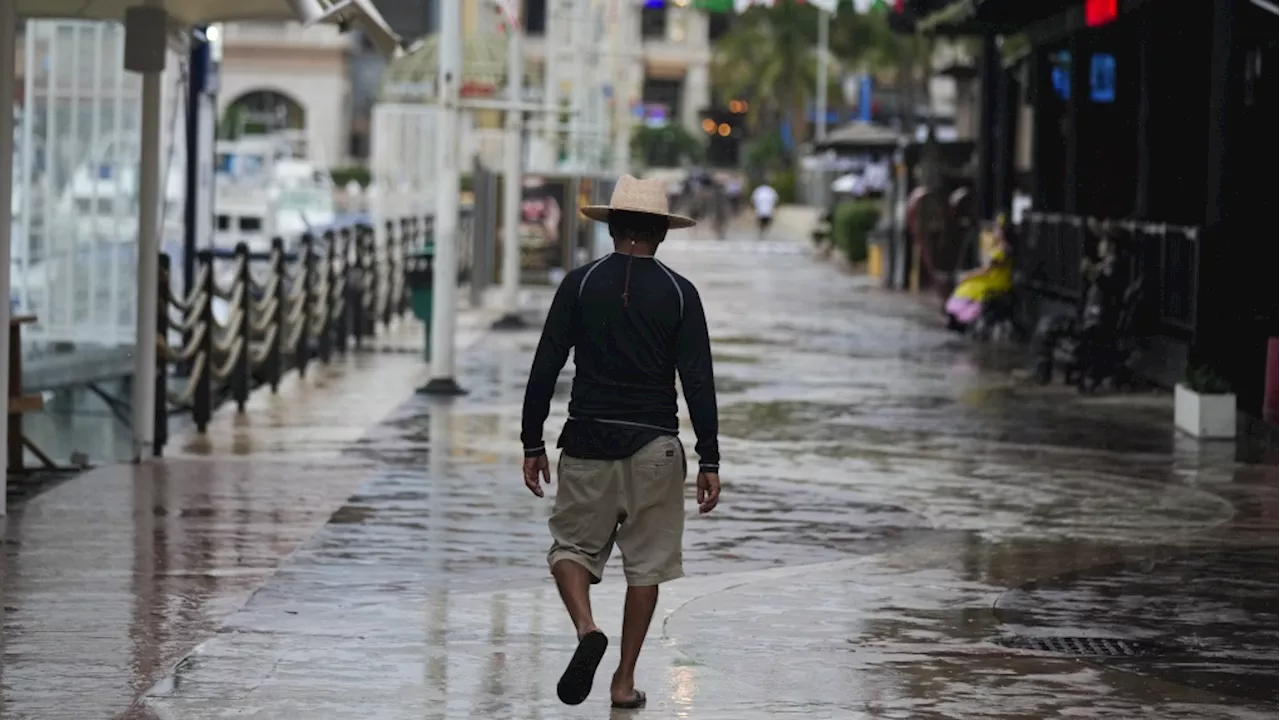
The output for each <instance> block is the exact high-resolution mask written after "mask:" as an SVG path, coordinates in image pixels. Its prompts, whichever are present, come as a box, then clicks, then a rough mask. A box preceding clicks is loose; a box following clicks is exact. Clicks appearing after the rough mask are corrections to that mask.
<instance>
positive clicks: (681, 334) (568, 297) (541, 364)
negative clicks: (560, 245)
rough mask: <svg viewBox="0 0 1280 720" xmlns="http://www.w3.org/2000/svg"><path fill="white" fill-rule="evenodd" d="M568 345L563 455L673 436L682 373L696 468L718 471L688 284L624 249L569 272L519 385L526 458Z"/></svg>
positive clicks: (629, 448) (703, 354)
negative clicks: (569, 386) (569, 381)
mask: <svg viewBox="0 0 1280 720" xmlns="http://www.w3.org/2000/svg"><path fill="white" fill-rule="evenodd" d="M624 292H625V294H626V297H625V298H624ZM570 349H573V351H574V366H575V370H576V372H575V373H574V378H573V391H572V393H571V395H570V399H569V422H567V423H566V424H565V428H564V432H563V433H562V434H561V436H560V443H559V446H560V447H561V448H563V449H564V451H565V452H566V453H568V454H569V455H572V456H574V457H584V458H601V459H614V458H624V457H629V456H631V455H632V454H634V453H635V452H636V451H637V450H639V449H640V448H641V447H643V446H644V445H645V444H646V443H648V442H649V441H651V440H652V439H654V438H655V437H658V436H661V435H676V434H678V432H679V422H678V419H677V416H676V384H675V380H676V373H677V372H679V374H680V384H681V386H682V388H683V389H684V397H685V402H686V403H687V404H688V406H689V414H690V415H691V416H692V419H693V430H694V433H695V434H696V435H697V445H695V449H696V450H697V453H698V460H699V466H700V468H701V469H702V470H708V471H717V470H718V469H719V466H720V449H719V441H718V440H717V433H718V424H719V421H718V419H717V415H716V389H715V377H714V372H713V370H712V366H711V340H710V338H709V337H708V335H707V319H706V315H705V314H704V313H703V310H702V300H701V298H699V297H698V291H697V289H696V288H694V286H693V283H691V282H689V281H688V280H686V279H685V278H684V277H682V276H680V275H679V274H677V273H675V272H674V271H672V270H671V269H669V268H667V266H665V265H663V264H662V263H660V262H658V261H657V260H655V259H654V258H652V257H645V256H631V255H626V254H622V253H614V254H612V255H607V256H605V257H604V258H601V259H600V260H597V261H595V262H593V263H590V264H588V265H585V266H583V267H580V268H577V269H575V270H573V271H572V272H570V273H569V274H568V275H566V276H565V278H564V280H563V282H561V284H560V287H559V288H558V289H557V290H556V295H555V299H554V300H552V302H551V310H550V311H549V312H548V314H547V321H546V324H545V325H544V327H543V329H542V339H541V341H540V342H539V343H538V350H537V353H536V354H535V355H534V358H533V367H532V368H531V369H530V371H529V384H528V385H527V386H526V388H525V394H524V411H523V427H522V431H521V433H520V439H521V441H522V442H523V444H524V451H525V456H526V457H534V456H537V455H540V454H542V453H544V452H545V451H546V447H545V445H544V444H543V440H542V426H543V423H545V422H546V419H547V414H548V413H549V412H550V409H551V396H552V394H553V392H554V390H555V384H556V378H557V377H558V376H559V375H560V370H561V369H562V368H564V364H565V362H566V361H567V360H568V358H569V350H570Z"/></svg>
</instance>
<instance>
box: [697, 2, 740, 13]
mask: <svg viewBox="0 0 1280 720" xmlns="http://www.w3.org/2000/svg"><path fill="white" fill-rule="evenodd" d="M693 8H694V9H695V10H703V11H705V12H714V13H727V12H733V11H734V9H735V8H734V0H693Z"/></svg>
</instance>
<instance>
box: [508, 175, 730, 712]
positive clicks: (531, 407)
mask: <svg viewBox="0 0 1280 720" xmlns="http://www.w3.org/2000/svg"><path fill="white" fill-rule="evenodd" d="M582 212H583V214H584V215H586V216H587V217H589V218H591V219H593V220H597V221H600V222H607V223H608V224H609V234H610V235H611V236H612V237H613V242H614V252H613V254H611V255H606V256H605V257H603V258H601V259H599V260H597V261H595V262H593V263H591V264H589V265H586V266H584V267H580V268H577V269H575V270H573V271H572V272H570V273H569V274H568V275H567V276H566V277H565V279H564V281H563V282H562V283H560V287H559V288H558V289H557V290H556V295H555V299H554V300H553V301H552V303H551V310H550V312H549V313H548V315H547V321H546V325H545V327H544V328H543V330H542V339H541V341H540V342H539V343H538V350H537V353H536V354H535V355H534V358H533V367H532V369H531V370H530V371H529V384H528V387H527V388H526V389H525V396H524V411H523V427H522V431H521V441H522V442H523V443H524V456H525V459H524V482H525V485H526V486H528V488H529V490H530V491H532V492H533V494H534V495H537V496H538V497H542V496H543V489H542V483H550V482H551V467H550V464H549V463H548V461H547V454H546V447H545V445H544V444H543V439H542V426H543V423H544V422H546V419H547V414H548V413H549V411H550V406H551V396H552V393H553V392H554V390H555V384H556V378H557V377H558V376H559V375H560V371H561V369H562V368H563V367H564V364H565V362H566V360H568V357H569V350H570V349H573V351H574V366H575V370H576V371H575V374H574V378H573V390H572V393H571V395H570V398H569V420H568V422H566V423H565V426H564V431H563V432H562V433H561V435H560V442H559V447H560V448H561V455H560V465H559V468H558V470H557V475H558V477H559V483H560V487H559V489H558V490H557V492H556V500H555V509H554V510H553V512H552V515H551V519H550V521H549V522H548V525H549V526H550V529H551V537H552V543H551V550H550V552H549V553H548V554H547V562H548V564H549V565H550V566H551V574H552V576H553V577H555V581H556V587H557V588H558V589H559V591H560V598H561V599H562V600H563V601H564V605H565V609H566V610H568V611H569V617H570V618H571V619H572V620H573V624H574V627H575V628H576V629H577V636H578V647H577V650H576V651H575V652H574V654H573V658H572V659H571V660H570V661H569V665H568V667H567V668H566V669H565V671H564V675H563V676H562V677H561V678H560V682H559V684H558V685H557V687H556V691H557V694H558V695H559V697H560V700H561V701H563V702H565V703H567V704H569V705H577V704H579V703H581V702H583V701H584V700H586V699H587V696H588V695H589V694H590V692H591V685H592V681H593V679H594V677H595V672H596V668H597V667H598V666H599V664H600V660H601V659H602V658H603V657H604V653H605V649H606V647H607V646H608V639H607V638H606V637H605V634H604V633H603V632H601V631H600V628H599V627H597V626H596V623H595V619H594V618H593V617H592V614H591V598H590V591H589V588H590V585H591V584H593V583H597V582H600V579H601V576H602V575H603V573H604V566H605V563H606V562H607V561H608V560H609V554H610V552H611V551H612V550H613V546H614V544H615V543H616V544H617V546H618V550H619V551H620V552H621V553H622V563H623V574H624V575H625V576H626V580H627V599H626V604H625V607H624V609H623V620H622V657H621V659H620V660H619V662H618V669H617V670H616V671H615V672H614V674H613V681H612V682H611V683H610V688H609V691H610V692H609V694H610V698H611V700H612V704H613V707H616V708H638V707H642V706H643V705H644V704H645V695H644V693H643V692H641V691H639V690H637V689H636V687H635V669H636V660H637V659H638V658H639V656H640V647H641V645H643V643H644V638H645V634H646V633H648V631H649V621H650V619H651V618H652V617H653V611H654V607H655V606H656V605H657V602H658V585H660V584H661V583H664V582H667V581H668V580H674V579H676V578H678V577H681V576H682V575H683V574H684V570H683V566H682V536H683V533H684V480H685V474H686V461H685V453H684V447H683V446H682V445H681V443H680V440H679V439H678V438H677V437H676V435H677V432H678V428H679V423H678V421H677V417H676V388H675V380H676V373H677V372H678V373H679V375H680V384H681V386H682V387H683V389H684V396H685V401H686V403H687V404H688V406H689V414H690V415H691V416H692V419H693V429H694V433H695V434H696V435H697V445H696V450H697V452H698V459H699V471H698V480H697V483H698V510H699V511H700V512H702V513H708V512H711V510H713V509H714V508H715V506H716V503H717V502H718V501H719V499H720V476H719V468H720V465H719V462H720V456H719V445H718V442H717V438H716V434H717V417H716V391H715V380H714V376H713V372H712V367H711V343H710V339H709V338H708V335H707V321H706V317H705V316H704V315H703V311H702V301H701V300H700V299H699V297H698V291H697V290H696V289H695V288H694V287H693V284H692V283H690V282H689V281H688V280H686V279H684V278H683V277H681V276H680V275H678V274H676V273H675V272H673V271H671V270H670V269H669V268H667V266H665V265H663V264H662V263H661V262H658V260H657V259H656V258H654V253H655V252H656V251H657V249H658V245H659V244H660V243H661V242H662V241H663V239H664V238H665V237H666V234H667V230H668V229H673V228H685V227H691V226H692V225H693V224H694V222H693V220H691V219H689V218H687V217H682V216H679V215H672V214H671V213H670V212H669V211H668V206H667V196H666V192H665V188H664V187H663V185H662V184H661V183H660V182H658V181H653V180H637V179H636V178H633V177H631V176H628V175H624V176H622V177H621V178H619V179H618V184H617V187H616V188H615V189H614V192H613V197H612V198H611V200H610V203H609V205H593V206H587V207H585V208H583V209H582Z"/></svg>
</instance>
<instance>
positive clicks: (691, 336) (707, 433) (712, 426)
mask: <svg viewBox="0 0 1280 720" xmlns="http://www.w3.org/2000/svg"><path fill="white" fill-rule="evenodd" d="M689 289H690V290H691V292H689V293H688V294H687V297H686V298H685V308H684V319H683V320H682V321H681V322H680V333H679V335H678V336H677V340H676V369H678V370H679V371H680V385H681V387H683V388H684V399H685V402H686V403H687V404H688V405H689V415H690V416H691V417H692V419H693V432H694V434H695V435H697V436H698V443H697V445H695V446H694V449H695V450H697V452H698V468H699V470H701V471H702V472H713V473H718V472H720V441H719V438H718V435H719V433H720V420H719V415H718V410H717V409H716V378H715V371H714V370H713V369H712V367H711V337H710V336H709V335H708V334H707V316H706V315H705V314H704V313H703V311H702V298H700V297H699V296H698V291H697V289H695V288H694V287H693V285H689Z"/></svg>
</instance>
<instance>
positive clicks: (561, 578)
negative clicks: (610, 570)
mask: <svg viewBox="0 0 1280 720" xmlns="http://www.w3.org/2000/svg"><path fill="white" fill-rule="evenodd" d="M551 575H552V577H554V578H555V579H556V589H557V590H559V591H560V599H561V600H562V601H564V609H565V610H568V611H569V618H570V619H572V620H573V626H574V628H576V629H577V631H578V639H582V636H583V635H586V634H587V633H589V632H591V631H592V630H599V629H600V628H598V627H596V621H595V618H593V617H592V616H591V573H590V572H589V571H588V570H587V569H586V568H585V567H583V566H581V565H579V564H578V563H576V562H574V561H572V560H561V561H560V562H558V563H556V564H555V566H554V567H552V568H551ZM650 612H652V608H651V609H650ZM645 625H646V626H647V625H648V621H646V622H645ZM641 637H643V635H642V636H641Z"/></svg>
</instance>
